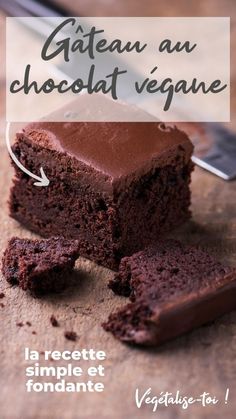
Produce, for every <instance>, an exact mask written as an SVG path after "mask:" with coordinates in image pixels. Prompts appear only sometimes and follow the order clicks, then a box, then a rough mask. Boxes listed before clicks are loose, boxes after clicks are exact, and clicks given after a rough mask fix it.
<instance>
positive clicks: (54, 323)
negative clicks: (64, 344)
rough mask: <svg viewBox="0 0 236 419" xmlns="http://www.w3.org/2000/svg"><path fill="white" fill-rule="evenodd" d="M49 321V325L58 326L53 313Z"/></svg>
mask: <svg viewBox="0 0 236 419" xmlns="http://www.w3.org/2000/svg"><path fill="white" fill-rule="evenodd" d="M50 322H51V325H52V326H53V327H59V326H60V324H59V322H58V320H57V319H56V317H55V316H54V315H53V314H52V315H51V317H50Z"/></svg>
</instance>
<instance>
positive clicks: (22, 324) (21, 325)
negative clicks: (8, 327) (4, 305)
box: [16, 322, 24, 327]
mask: <svg viewBox="0 0 236 419" xmlns="http://www.w3.org/2000/svg"><path fill="white" fill-rule="evenodd" d="M16 325H17V326H19V327H23V326H24V323H23V322H18V323H16Z"/></svg>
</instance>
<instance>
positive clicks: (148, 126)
mask: <svg viewBox="0 0 236 419" xmlns="http://www.w3.org/2000/svg"><path fill="white" fill-rule="evenodd" d="M13 150H14V153H15V155H16V156H17V158H18V160H19V161H20V162H21V163H22V164H23V165H24V166H25V167H26V168H28V169H29V170H30V171H31V172H33V173H34V174H38V175H39V174H40V168H41V167H42V168H43V169H44V172H45V174H46V176H47V178H48V179H49V181H50V183H49V185H48V186H44V187H38V186H35V185H34V182H35V180H34V179H32V178H31V177H29V176H27V175H26V174H25V173H23V172H22V171H21V170H19V169H18V167H17V166H15V165H14V167H15V170H16V177H15V180H14V186H13V188H12V190H11V197H10V215H11V216H12V217H13V218H15V219H16V220H18V221H19V222H21V223H22V224H24V225H25V226H26V227H27V228H29V229H31V230H33V231H34V232H36V233H38V234H40V235H42V236H44V237H50V236H64V237H65V238H67V239H78V240H79V243H80V254H81V255H82V256H84V257H87V258H89V259H92V260H94V261H96V262H97V263H99V264H101V265H104V266H107V267H109V268H111V269H117V268H118V266H119V262H120V259H121V258H122V257H123V256H129V255H131V254H133V253H134V252H137V251H138V250H141V249H143V248H145V247H146V246H148V245H150V244H151V243H152V242H154V241H155V242H156V240H158V239H159V237H160V236H161V235H162V234H163V233H164V232H166V231H167V230H171V229H172V228H174V227H176V226H177V225H179V224H181V223H182V222H184V221H185V220H186V219H188V218H189V217H190V211H189V205H190V190H189V183H190V174H191V171H192V169H193V164H192V162H191V154H192V150H193V146H192V144H191V142H190V141H189V139H188V137H187V135H186V134H185V133H184V132H182V131H179V130H178V129H177V128H171V127H167V126H165V125H164V124H160V123H152V122H140V123H128V122H121V123H117V122H114V123H113V122H109V123H108V122H107V123H104V122H99V123H97V122H91V123H85V122H78V123H61V122H58V123H56V122H54V123H53V122H51V123H50V122H41V123H34V124H31V125H29V126H27V127H26V128H25V129H24V130H23V131H22V132H20V133H18V134H17V140H16V142H15V145H14V146H13Z"/></svg>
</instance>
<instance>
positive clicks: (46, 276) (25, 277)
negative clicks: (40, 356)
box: [2, 237, 79, 295]
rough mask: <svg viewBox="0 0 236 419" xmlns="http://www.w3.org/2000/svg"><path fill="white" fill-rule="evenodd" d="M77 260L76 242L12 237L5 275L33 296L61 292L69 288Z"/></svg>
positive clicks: (3, 262) (58, 239) (6, 251)
mask: <svg viewBox="0 0 236 419" xmlns="http://www.w3.org/2000/svg"><path fill="white" fill-rule="evenodd" d="M78 256H79V253H78V242H77V241H76V240H65V239H64V238H51V239H49V240H29V239H20V238H18V237H13V238H12V239H11V240H10V241H9V243H8V246H7V248H6V250H5V252H4V254H3V258H2V273H3V275H4V277H5V278H6V280H7V281H8V282H9V283H11V284H12V285H19V287H21V288H22V289H23V290H25V291H26V290H29V291H30V292H31V293H32V294H34V295H40V294H46V293H50V292H58V291H60V290H62V289H63V288H64V287H65V286H66V284H67V282H68V275H69V274H70V273H71V271H72V269H73V267H74V265H75V261H76V259H77V258H78Z"/></svg>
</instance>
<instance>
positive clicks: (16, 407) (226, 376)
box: [0, 0, 236, 419]
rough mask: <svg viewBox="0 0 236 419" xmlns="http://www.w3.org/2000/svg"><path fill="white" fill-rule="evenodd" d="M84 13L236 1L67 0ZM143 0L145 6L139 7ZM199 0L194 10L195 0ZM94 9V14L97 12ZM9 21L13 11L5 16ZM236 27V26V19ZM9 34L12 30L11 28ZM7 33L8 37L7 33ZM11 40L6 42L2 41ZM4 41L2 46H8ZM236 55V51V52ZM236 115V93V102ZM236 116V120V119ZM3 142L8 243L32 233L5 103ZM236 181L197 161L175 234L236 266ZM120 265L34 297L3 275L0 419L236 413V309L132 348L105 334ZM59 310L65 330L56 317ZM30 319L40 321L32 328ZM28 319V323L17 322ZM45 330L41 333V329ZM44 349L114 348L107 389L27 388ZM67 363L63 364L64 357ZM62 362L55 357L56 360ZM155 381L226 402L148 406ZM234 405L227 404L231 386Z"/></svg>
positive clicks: (88, 267)
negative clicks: (187, 210)
mask: <svg viewBox="0 0 236 419" xmlns="http://www.w3.org/2000/svg"><path fill="white" fill-rule="evenodd" d="M67 3H68V4H69V3H71V5H73V7H74V9H73V10H74V12H77V14H80V13H81V14H87V15H92V14H103V15H105V14H107V15H109V14H113V15H116V14H121V15H124V14H127V15H128V14H130V15H132V14H133V15H135V14H138V15H144V14H146V15H147V14H148V15H162V14H165V15H175V14H177V15H205V14H206V15H207V14H210V15H211V14H212V15H217V14H219V15H229V14H232V13H233V7H235V3H234V1H220V0H219V1H214V2H213V1H198V2H187V1H180V2H174V1H169V2H168V6H167V2H163V4H162V5H160V2H156V1H151V2H150V1H146V2H136V1H134V0H133V1H127V0H126V1H125V0H120V1H119V2H117V1H116V2H115V1H105V0H103V1H102V0H97V1H96V4H95V2H92V1H91V0H87V1H81V2H72V1H71V2H67ZM137 3H138V4H139V5H140V7H136V5H137ZM190 4H191V7H190ZM91 11H92V13H91ZM0 23H1V30H2V28H3V18H2V20H1V22H0ZM233 28H234V25H233ZM2 36H3V34H2ZM2 36H1V40H2V39H3V38H2ZM2 45H3V44H2ZM2 45H1V47H2ZM233 54H235V53H233ZM235 62H236V60H235V59H234V58H233V63H235ZM232 80H233V91H235V84H234V80H235V73H234V72H233V74H232ZM0 99H1V105H2V104H3V101H4V86H3V72H2V73H1V75H0ZM232 103H233V112H232V113H233V117H234V112H235V111H236V108H235V95H234V97H233V99H232ZM233 120H234V123H235V119H234V118H233ZM0 135H1V145H0V155H1V162H0V182H1V195H0V199H1V202H0V208H1V212H0V226H1V234H0V249H1V252H2V251H3V249H4V248H5V246H6V243H7V240H8V239H9V238H10V237H12V236H13V235H17V236H20V237H31V236H32V235H31V234H30V233H29V232H28V231H27V230H25V229H23V228H22V227H21V226H20V225H19V224H17V223H16V222H15V221H13V220H12V219H10V218H9V217H8V209H7V199H8V195H9V187H10V184H11V178H12V169H11V168H10V162H9V159H8V156H7V152H6V148H5V146H4V109H3V108H2V106H1V129H0ZM235 203H236V183H235V182H234V183H233V182H232V183H226V182H224V181H222V180H220V179H218V178H217V177H215V176H213V175H211V174H209V173H206V172H204V171H203V170H201V169H199V168H196V169H195V172H194V174H193V180H192V211H193V217H192V220H191V221H190V222H189V223H187V224H186V225H185V226H183V227H181V228H180V229H179V230H178V231H176V232H175V233H173V236H174V237H179V238H182V239H183V240H185V241H186V242H191V243H197V244H201V245H203V246H204V247H206V248H207V249H209V251H210V252H212V253H213V254H215V255H217V257H219V259H222V260H224V261H226V262H227V263H230V264H232V265H235V264H236V262H235V256H236V228H235V227H236V215H235ZM112 275H113V274H112V272H110V271H108V270H106V269H103V268H101V267H98V266H96V265H95V264H94V263H92V262H90V261H88V260H84V259H79V260H78V262H77V270H76V275H75V277H74V283H73V284H71V286H70V287H69V289H68V290H67V291H66V292H64V293H63V294H60V295H57V296H51V297H47V298H42V299H38V300H37V299H33V298H31V297H30V296H29V295H27V294H25V293H24V292H23V291H21V290H19V289H18V288H12V287H9V286H8V285H7V284H6V282H5V281H4V279H3V278H2V277H1V279H0V292H4V293H5V297H4V298H3V299H2V300H1V301H0V303H3V304H4V307H0V319H1V327H0V335H1V347H0V357H1V358H0V372H1V373H0V383H1V391H0V418H1V419H78V418H81V419H84V418H88V419H90V418H91V419H93V418H95V417H99V418H101V419H102V418H114V419H129V418H131V419H136V418H137V419H138V418H142V419H143V418H152V417H161V418H162V419H172V418H173V419H179V418H187V417H188V418H189V417H191V419H205V418H215V419H222V417H224V418H234V417H235V411H236V398H235V387H236V386H235V384H236V359H235V352H236V313H235V312H233V313H231V314H228V315H226V316H224V317H223V318H221V319H219V320H217V321H216V322H214V323H213V324H211V325H207V326H206V327H202V328H200V329H198V330H196V331H194V332H192V333H189V334H187V335H186V336H183V337H181V338H178V339H176V340H174V341H172V342H170V343H168V344H166V345H164V346H162V347H160V348H158V349H154V350H140V349H134V348H130V347H127V346H125V345H123V344H121V343H119V342H118V341H116V340H114V339H113V337H112V336H111V335H109V334H107V333H105V332H104V331H103V329H102V328H101V327H100V323H101V322H102V321H103V320H105V319H106V318H107V316H108V314H109V313H110V312H111V311H112V310H114V309H115V307H117V306H119V305H120V304H123V303H124V302H125V299H123V298H119V297H115V296H114V295H113V294H112V292H111V291H110V290H108V288H107V285H106V284H107V282H108V280H109V279H110V278H111V277H112ZM51 314H54V315H55V316H56V318H57V319H58V320H59V322H60V327H59V328H53V327H52V326H51V324H50V316H51ZM26 321H30V322H31V323H32V326H31V327H30V326H27V325H25V322H26ZM18 322H23V323H24V326H23V327H19V326H17V323H18ZM65 330H74V331H75V332H77V334H78V336H79V339H78V341H77V342H69V341H66V340H65V338H64V331H65ZM32 331H35V332H36V334H32ZM25 347H29V348H32V349H36V350H39V351H44V350H53V349H58V350H64V349H69V350H73V349H82V348H94V349H95V350H99V349H102V350H104V351H106V353H107V360H106V361H105V363H104V366H105V368H106V376H105V378H104V380H103V382H104V383H105V391H104V393H100V394H99V393H97V394H95V393H93V394H89V393H83V394H82V393H80V394H69V393H65V394H46V393H45V394H43V393H40V394H36V393H26V391H25V378H24V368H25V366H26V363H25V361H24V359H23V355H24V348H25ZM57 364H58V365H60V364H63V363H59V362H58V363H57ZM52 365H53V363H52ZM137 387H139V388H140V389H141V390H145V389H146V388H148V387H152V389H153V393H154V394H155V393H156V394H158V393H159V392H160V391H166V390H168V391H169V392H171V391H173V392H176V390H180V391H181V392H182V393H186V394H189V395H198V394H201V393H202V392H203V391H207V392H210V393H212V394H214V395H216V397H217V398H219V399H220V400H221V402H219V404H218V405H216V406H215V407H209V408H205V409H203V408H202V407H200V406H197V405H196V406H193V407H191V409H190V410H189V411H183V410H182V409H181V408H179V407H173V408H168V409H165V408H160V412H159V414H158V413H156V414H153V413H152V412H151V409H150V407H147V406H146V407H144V408H142V409H140V410H138V409H137V408H136V406H135V402H134V392H135V389H136V388H137ZM227 387H228V388H229V389H230V392H229V402H228V404H227V405H225V403H224V394H225V390H226V388H227Z"/></svg>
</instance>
